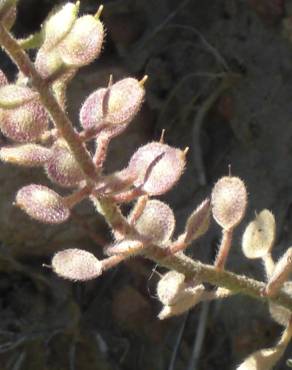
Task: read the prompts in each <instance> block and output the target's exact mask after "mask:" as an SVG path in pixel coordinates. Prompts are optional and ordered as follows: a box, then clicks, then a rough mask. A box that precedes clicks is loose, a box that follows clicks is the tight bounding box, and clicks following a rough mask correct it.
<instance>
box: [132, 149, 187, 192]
mask: <svg viewBox="0 0 292 370" xmlns="http://www.w3.org/2000/svg"><path fill="white" fill-rule="evenodd" d="M184 168H185V154H184V152H183V151H181V150H180V149H176V148H172V147H170V146H168V145H166V144H162V143H157V142H152V143H149V144H146V145H144V146H142V147H140V148H139V149H138V150H137V151H136V152H135V153H134V155H133V156H132V158H131V159H130V163H129V166H128V169H129V171H130V172H132V173H133V174H136V175H137V180H136V181H135V183H134V184H135V186H137V187H139V186H141V187H142V189H143V190H144V191H145V192H146V193H148V194H149V195H161V194H164V193H166V192H167V191H168V190H170V189H171V188H172V187H173V186H174V185H175V184H176V183H177V181H178V180H179V178H180V177H181V175H182V173H183V171H184Z"/></svg>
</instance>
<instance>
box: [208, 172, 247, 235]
mask: <svg viewBox="0 0 292 370" xmlns="http://www.w3.org/2000/svg"><path fill="white" fill-rule="evenodd" d="M211 203H212V213H213V217H214V219H215V220H216V222H217V223H218V224H219V225H220V226H221V227H222V228H223V229H233V228H234V227H235V226H237V225H238V224H239V223H240V221H241V220H242V218H243V216H244V214H245V210H246V205H247V192H246V188H245V185H244V183H243V181H242V180H240V179H239V178H238V177H232V176H226V177H222V178H221V179H220V180H218V181H217V182H216V184H215V186H214V188H213V191H212V200H211Z"/></svg>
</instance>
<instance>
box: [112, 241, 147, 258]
mask: <svg viewBox="0 0 292 370" xmlns="http://www.w3.org/2000/svg"><path fill="white" fill-rule="evenodd" d="M143 248H144V244H143V243H142V242H141V241H140V240H134V239H124V240H121V241H118V242H117V243H115V244H113V245H111V246H109V247H107V248H106V254H107V255H108V256H113V255H123V256H132V255H135V254H137V253H139V252H141V250H142V249H143Z"/></svg>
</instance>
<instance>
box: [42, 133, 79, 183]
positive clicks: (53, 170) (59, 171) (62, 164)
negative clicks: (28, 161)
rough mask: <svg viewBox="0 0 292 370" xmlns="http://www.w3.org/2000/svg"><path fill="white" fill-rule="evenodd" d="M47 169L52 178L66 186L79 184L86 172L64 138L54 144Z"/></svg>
mask: <svg viewBox="0 0 292 370" xmlns="http://www.w3.org/2000/svg"><path fill="white" fill-rule="evenodd" d="M45 170H46V173H47V175H48V177H49V178H50V180H52V181H53V182H55V183H57V184H59V185H61V186H64V187H74V186H77V185H78V184H79V183H80V181H82V180H84V174H83V172H82V170H81V168H80V166H79V164H78V162H77V161H76V159H75V157H74V156H73V155H72V153H71V151H70V149H69V147H68V145H67V143H66V142H65V141H64V140H62V139H61V140H58V141H57V142H56V143H55V144H54V145H53V147H52V155H51V157H50V159H49V161H48V162H47V164H46V166H45Z"/></svg>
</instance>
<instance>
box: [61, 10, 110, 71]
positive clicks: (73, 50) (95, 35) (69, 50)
mask: <svg viewBox="0 0 292 370" xmlns="http://www.w3.org/2000/svg"><path fill="white" fill-rule="evenodd" d="M103 37H104V30H103V25H102V23H101V22H100V20H98V19H95V17H93V16H91V15H85V16H83V17H81V18H79V19H77V20H76V22H75V23H74V25H73V27H72V28H71V30H70V32H69V33H68V35H67V36H66V37H65V39H64V40H63V41H62V43H61V44H60V45H59V52H60V56H61V58H62V60H63V62H64V63H65V64H66V65H67V66H69V67H81V66H84V65H87V64H89V63H91V62H92V61H93V60H94V59H95V58H97V57H98V56H99V54H100V51H101V47H102V43H103Z"/></svg>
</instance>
